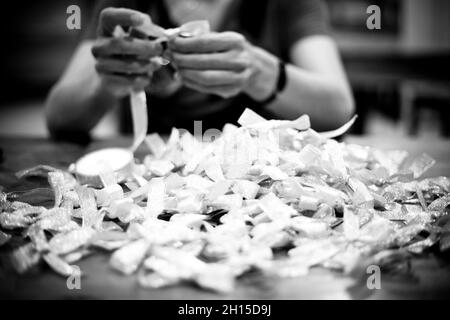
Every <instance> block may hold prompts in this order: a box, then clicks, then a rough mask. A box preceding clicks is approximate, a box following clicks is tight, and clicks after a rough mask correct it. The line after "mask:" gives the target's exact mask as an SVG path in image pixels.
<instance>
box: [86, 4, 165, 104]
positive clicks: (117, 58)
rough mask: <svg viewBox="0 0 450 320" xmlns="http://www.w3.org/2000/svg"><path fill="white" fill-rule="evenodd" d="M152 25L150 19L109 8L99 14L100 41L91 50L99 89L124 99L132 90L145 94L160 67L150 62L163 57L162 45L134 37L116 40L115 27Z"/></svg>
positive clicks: (141, 14)
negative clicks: (152, 59) (142, 91)
mask: <svg viewBox="0 0 450 320" xmlns="http://www.w3.org/2000/svg"><path fill="white" fill-rule="evenodd" d="M149 23H151V19H150V17H149V16H148V15H146V14H143V13H141V12H138V11H134V10H130V9H122V8H107V9H104V10H103V11H102V12H101V13H100V18H99V26H98V39H97V40H96V42H95V44H94V45H93V47H92V53H93V55H94V57H95V58H96V65H95V68H96V70H97V72H98V74H99V75H100V89H101V90H105V91H107V92H109V93H111V94H112V95H114V96H115V97H118V98H122V97H124V96H126V95H128V94H129V93H130V91H131V90H143V89H145V88H146V87H147V86H148V85H149V84H150V82H151V77H152V74H153V72H154V71H155V70H156V69H157V68H158V67H159V66H158V65H157V64H155V63H153V62H151V61H150V59H151V58H153V57H157V56H161V54H162V52H163V46H162V44H161V42H160V41H149V40H147V39H145V40H144V39H136V38H131V37H124V38H114V37H113V32H114V29H115V27H116V26H118V25H119V26H121V27H123V28H128V27H139V26H142V25H144V24H149Z"/></svg>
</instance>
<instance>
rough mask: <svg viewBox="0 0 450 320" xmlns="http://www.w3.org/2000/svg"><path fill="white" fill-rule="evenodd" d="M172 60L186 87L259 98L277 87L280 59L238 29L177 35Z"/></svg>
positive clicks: (230, 95) (261, 98) (228, 96)
mask: <svg viewBox="0 0 450 320" xmlns="http://www.w3.org/2000/svg"><path fill="white" fill-rule="evenodd" d="M169 47H170V49H171V50H172V61H173V62H174V63H175V65H176V67H177V68H178V71H179V74H180V76H181V79H182V81H183V83H184V84H185V86H186V87H189V88H191V89H194V90H197V91H200V92H204V93H209V94H216V95H219V96H221V97H223V98H230V97H233V96H236V95H238V94H241V93H245V94H247V95H249V96H250V97H251V98H253V99H254V100H257V101H263V100H265V99H266V98H268V97H269V96H270V95H271V94H272V93H273V92H274V90H275V87H276V82H277V80H278V79H277V77H278V60H277V58H276V57H275V56H273V55H271V54H270V53H268V52H266V51H264V50H263V49H260V48H256V47H254V46H252V45H251V44H250V43H249V42H248V41H247V40H246V39H245V37H243V36H242V35H240V34H239V33H235V32H222V33H208V34H204V35H200V36H196V37H192V38H184V37H177V38H176V39H174V40H173V41H172V42H171V43H170V44H169Z"/></svg>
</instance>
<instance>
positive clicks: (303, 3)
mask: <svg viewBox="0 0 450 320" xmlns="http://www.w3.org/2000/svg"><path fill="white" fill-rule="evenodd" d="M324 9H325V8H324V6H323V4H322V3H321V2H320V1H318V0H295V1H292V0H147V1H104V2H103V3H102V4H101V5H100V6H99V8H98V10H97V12H100V14H97V15H96V16H97V18H96V19H95V21H94V22H93V23H92V26H91V28H90V31H89V32H88V33H87V36H86V38H85V40H83V41H82V42H81V44H80V45H79V47H78V49H77V50H76V52H75V54H74V56H73V58H72V60H71V62H70V63H69V66H68V68H67V70H66V72H65V73H64V75H63V76H62V77H61V79H60V80H59V81H58V83H57V84H56V85H55V86H54V88H53V89H52V91H51V93H50V95H49V97H48V102H47V109H46V111H47V122H48V127H49V130H50V132H51V133H52V134H53V135H54V136H56V137H58V136H62V137H73V136H74V134H75V133H77V134H80V133H88V132H89V131H90V130H91V129H92V128H93V127H94V126H95V125H96V124H97V123H98V122H99V121H100V119H101V118H102V117H103V116H104V115H105V113H106V112H108V111H109V110H111V109H113V108H115V107H117V106H119V105H120V104H124V103H127V101H128V99H126V98H127V96H128V94H129V92H130V90H131V89H137V90H139V89H145V90H146V91H147V93H148V105H149V108H148V109H149V115H150V116H149V124H150V125H149V130H151V131H158V132H162V133H164V132H168V131H169V130H170V128H171V127H178V128H186V129H188V130H192V129H193V122H194V120H202V121H203V129H205V130H206V129H208V128H217V129H220V128H222V126H223V125H224V124H225V123H227V122H231V123H234V122H236V120H237V119H238V117H239V115H240V114H241V112H242V111H243V110H244V109H245V108H247V107H250V108H252V109H254V110H256V111H257V112H258V113H260V114H262V115H264V116H266V117H269V118H280V119H293V118H297V117H299V116H300V115H302V114H308V115H309V116H310V117H311V122H312V126H313V127H314V128H315V129H318V130H324V129H332V128H336V127H337V126H339V125H341V124H343V123H344V122H345V121H346V120H348V119H349V118H350V116H351V115H352V113H353V99H352V95H351V90H350V87H349V84H348V81H347V79H346V75H345V72H344V70H343V67H342V64H341V61H340V57H339V54H338V51H337V49H336V45H335V43H334V41H333V40H332V39H331V38H330V36H328V35H327V26H326V12H325V10H324ZM202 19H206V20H208V21H209V22H210V25H211V28H212V32H210V33H208V34H205V35H201V36H197V37H192V38H184V37H177V38H176V39H175V40H173V41H171V42H170V43H169V44H168V45H169V49H170V52H171V53H172V54H171V62H172V63H171V66H166V67H162V68H160V69H157V68H156V67H155V65H154V64H152V63H151V62H149V58H152V57H155V56H160V55H161V54H162V51H163V45H162V43H161V41H159V40H158V39H156V40H148V39H136V38H134V39H115V38H113V37H112V32H113V30H114V28H115V26H116V25H121V26H122V27H124V28H128V27H139V26H142V25H143V24H148V23H149V22H150V21H151V23H153V24H155V25H159V26H161V27H163V28H173V27H176V26H179V25H181V24H183V23H186V22H188V21H192V20H202ZM94 30H96V31H94ZM173 70H176V71H177V76H173V74H172V72H173Z"/></svg>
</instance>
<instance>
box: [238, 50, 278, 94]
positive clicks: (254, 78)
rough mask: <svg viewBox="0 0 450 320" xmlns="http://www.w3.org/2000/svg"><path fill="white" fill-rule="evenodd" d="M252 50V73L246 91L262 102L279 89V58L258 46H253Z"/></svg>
mask: <svg viewBox="0 0 450 320" xmlns="http://www.w3.org/2000/svg"><path fill="white" fill-rule="evenodd" d="M250 52H251V57H252V61H253V66H252V75H251V76H250V78H249V83H248V85H247V87H246V89H245V93H246V94H247V95H248V96H250V98H252V99H253V100H255V101H260V102H262V101H265V100H267V99H268V98H270V97H271V96H272V95H273V94H274V93H275V92H276V91H277V82H278V77H279V59H278V58H277V57H276V56H274V55H272V54H271V53H269V52H267V51H265V50H263V49H261V48H258V47H252V48H251V49H250Z"/></svg>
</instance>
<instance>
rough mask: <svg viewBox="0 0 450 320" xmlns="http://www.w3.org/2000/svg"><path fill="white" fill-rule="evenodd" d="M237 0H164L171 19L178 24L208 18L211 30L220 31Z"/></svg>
mask: <svg viewBox="0 0 450 320" xmlns="http://www.w3.org/2000/svg"><path fill="white" fill-rule="evenodd" d="M234 1H235V0H164V2H165V4H166V7H167V8H168V10H169V12H168V14H169V17H170V19H171V20H172V21H173V22H174V23H176V24H180V25H181V24H184V23H186V22H189V21H193V20H208V21H209V23H210V25H211V30H213V31H218V30H220V27H221V26H222V25H223V23H224V20H225V17H226V13H227V11H228V9H229V8H230V6H231V5H232V3H233V2H234Z"/></svg>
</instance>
